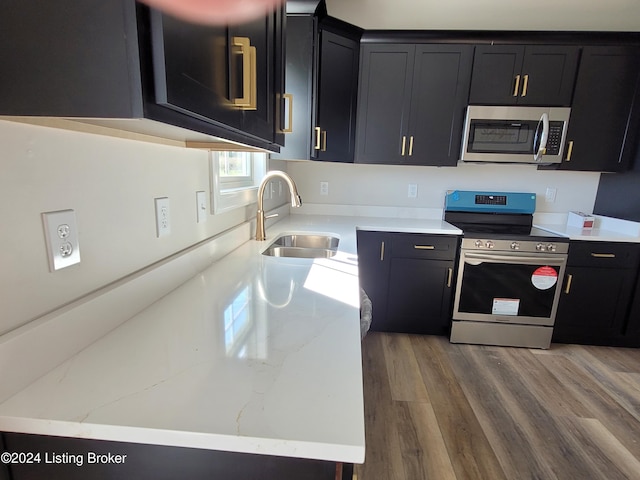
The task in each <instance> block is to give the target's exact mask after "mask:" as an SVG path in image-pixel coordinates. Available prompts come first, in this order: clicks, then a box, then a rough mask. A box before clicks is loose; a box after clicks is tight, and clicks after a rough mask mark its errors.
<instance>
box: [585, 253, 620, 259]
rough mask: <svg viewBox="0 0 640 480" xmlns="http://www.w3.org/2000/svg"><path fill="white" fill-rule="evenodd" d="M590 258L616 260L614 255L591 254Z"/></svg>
mask: <svg viewBox="0 0 640 480" xmlns="http://www.w3.org/2000/svg"><path fill="white" fill-rule="evenodd" d="M591 256H592V257H595V258H616V254H615V253H592V254H591Z"/></svg>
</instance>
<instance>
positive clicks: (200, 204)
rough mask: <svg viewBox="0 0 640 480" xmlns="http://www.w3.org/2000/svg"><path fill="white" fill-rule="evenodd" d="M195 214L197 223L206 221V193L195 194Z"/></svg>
mask: <svg viewBox="0 0 640 480" xmlns="http://www.w3.org/2000/svg"><path fill="white" fill-rule="evenodd" d="M196 209H197V210H196V212H197V219H198V223H202V222H206V221H207V192H205V191H199V192H196Z"/></svg>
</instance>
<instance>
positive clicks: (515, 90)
mask: <svg viewBox="0 0 640 480" xmlns="http://www.w3.org/2000/svg"><path fill="white" fill-rule="evenodd" d="M518 90H520V75H516V85H515V88H514V89H513V96H514V97H517V96H518Z"/></svg>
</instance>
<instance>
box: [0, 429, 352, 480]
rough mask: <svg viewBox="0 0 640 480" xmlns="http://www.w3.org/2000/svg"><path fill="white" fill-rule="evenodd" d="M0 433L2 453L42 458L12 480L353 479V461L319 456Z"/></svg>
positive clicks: (14, 471) (15, 469) (14, 467)
mask: <svg viewBox="0 0 640 480" xmlns="http://www.w3.org/2000/svg"><path fill="white" fill-rule="evenodd" d="M0 435H1V436H2V438H3V441H4V443H5V445H4V447H5V448H6V450H5V449H4V448H3V451H9V452H22V453H27V452H28V453H32V454H34V455H36V454H39V455H40V460H41V461H40V462H33V463H26V462H25V463H23V464H20V463H13V464H11V465H10V466H9V468H8V470H9V471H10V477H8V478H11V479H12V480H30V479H36V478H51V479H65V480H84V479H87V478H91V479H93V480H107V479H115V478H121V479H137V480H157V479H176V478H185V479H189V480H234V479H243V480H244V479H248V478H260V479H264V480H281V479H288V478H292V479H293V478H295V479H304V480H351V477H352V475H353V465H352V464H336V463H335V462H329V461H323V460H310V459H303V458H290V457H275V456H268V455H255V454H248V453H236V452H222V451H215V450H203V449H195V448H183V447H171V446H164V445H146V444H134V443H124V442H111V441H101V440H88V439H81V438H65V437H48V436H43V435H27V434H19V433H1V432H0ZM89 452H92V453H96V454H98V455H109V454H111V455H112V458H115V456H116V455H120V457H119V458H120V460H121V461H120V462H119V463H116V461H112V462H111V463H96V462H93V463H90V462H89V459H90V458H89ZM63 454H64V455H67V456H66V458H67V459H69V460H68V461H67V462H66V463H64V462H63V461H62V460H59V461H58V462H57V463H56V462H55V458H58V459H61V458H62V457H61V456H60V455H63ZM54 455H57V456H58V457H54ZM47 459H48V460H49V461H48V462H47ZM74 459H76V460H77V459H80V460H78V461H82V464H81V465H80V466H79V465H78V463H77V462H76V461H73V460H74ZM340 472H341V475H340ZM1 474H2V471H1V470H0V475H1ZM0 478H2V477H0Z"/></svg>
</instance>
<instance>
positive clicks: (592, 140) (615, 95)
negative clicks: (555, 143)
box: [560, 46, 640, 171]
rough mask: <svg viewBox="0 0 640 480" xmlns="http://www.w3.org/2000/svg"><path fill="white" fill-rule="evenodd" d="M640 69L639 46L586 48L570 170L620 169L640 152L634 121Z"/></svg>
mask: <svg viewBox="0 0 640 480" xmlns="http://www.w3.org/2000/svg"><path fill="white" fill-rule="evenodd" d="M639 73H640V50H639V49H638V48H637V47H612V46H607V47H603V46H587V47H584V49H583V52H582V57H581V60H580V68H579V70H578V76H577V79H576V88H575V92H574V96H573V103H572V105H571V118H570V120H569V129H568V132H567V141H568V145H567V147H566V148H565V152H567V153H566V158H565V161H564V162H562V163H561V164H560V168H561V169H564V170H591V171H619V170H622V169H623V168H624V167H625V165H626V163H627V162H628V160H629V157H632V156H633V155H634V152H633V151H632V147H633V146H634V145H635V141H636V139H637V136H638V132H629V131H628V125H629V121H630V116H631V109H632V106H633V99H634V93H635V91H636V88H637V85H638V75H639Z"/></svg>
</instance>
